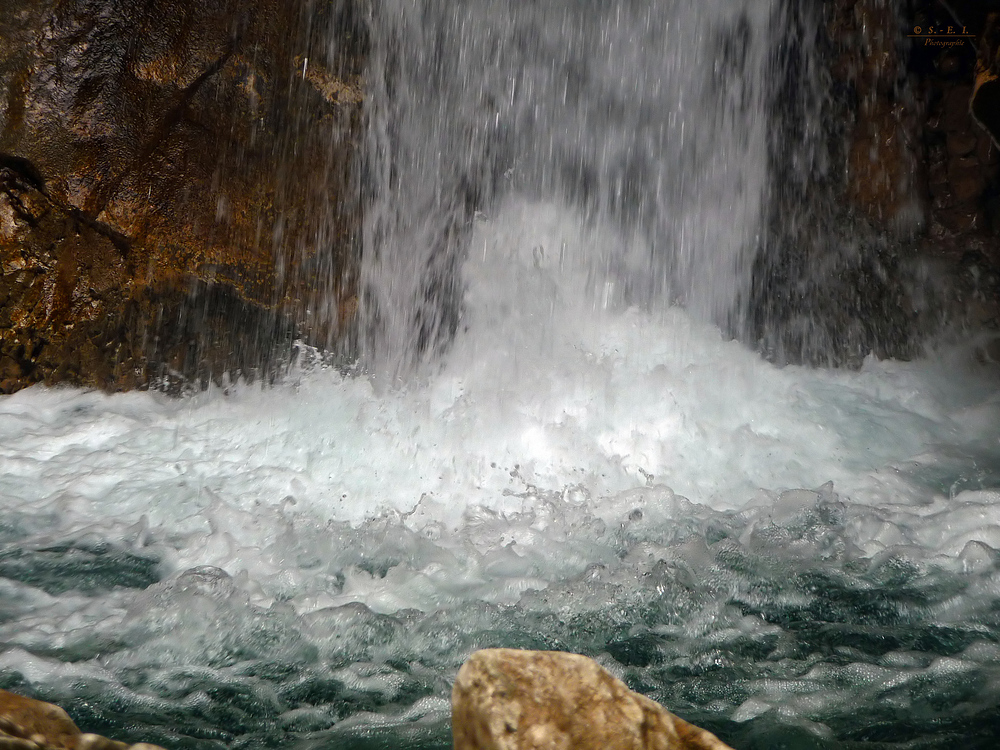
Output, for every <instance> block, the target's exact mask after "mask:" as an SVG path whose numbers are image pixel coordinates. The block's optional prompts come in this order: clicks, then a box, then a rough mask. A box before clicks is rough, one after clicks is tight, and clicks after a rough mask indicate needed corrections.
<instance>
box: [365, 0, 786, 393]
mask: <svg viewBox="0 0 1000 750" xmlns="http://www.w3.org/2000/svg"><path fill="white" fill-rule="evenodd" d="M783 17H784V14H783V13H782V12H781V9H780V4H779V3H777V2H754V1H752V0H746V1H744V2H729V1H728V0H710V1H709V2H704V1H702V0H674V1H671V2H655V3H650V2H645V1H639V0H619V1H617V2H595V1H592V0H555V1H553V2H545V3H538V2H529V1H526V0H505V1H500V2H497V1H495V0H490V1H485V0H448V1H445V0H388V1H387V2H383V3H379V4H378V6H377V9H376V10H375V11H374V14H373V18H372V21H371V28H372V36H373V43H372V53H371V61H370V64H369V70H368V73H367V75H366V81H367V84H368V96H369V100H368V114H367V117H368V143H367V144H366V156H365V160H366V164H365V170H364V181H365V185H366V191H367V195H366V204H365V210H366V219H365V232H364V255H363V260H362V270H361V287H362V300H361V303H362V310H361V313H362V321H363V322H362V326H363V329H364V330H363V332H362V350H363V356H364V359H365V361H366V363H367V364H368V366H369V367H370V368H371V369H372V370H373V371H375V372H378V373H379V374H380V375H382V376H384V377H387V378H389V379H390V380H391V379H394V378H398V377H400V376H401V375H402V374H403V373H405V372H407V371H408V370H410V369H411V368H413V367H414V366H415V365H417V364H418V363H420V362H423V361H426V360H428V359H432V358H433V357H435V356H436V354H438V353H439V352H440V351H441V349H442V348H443V347H445V346H446V345H447V343H448V342H449V341H450V340H451V338H452V336H453V335H454V333H455V331H456V330H457V328H458V326H459V321H460V319H461V317H462V308H463V279H462V264H463V261H464V258H465V256H466V253H467V248H468V243H469V237H470V230H471V227H472V224H473V218H474V216H475V215H476V212H477V211H478V212H483V213H485V214H489V213H490V212H491V211H492V210H493V209H494V207H495V206H496V205H497V204H498V202H500V201H502V200H503V199H504V197H505V196H509V195H511V194H519V195H523V196H528V197H530V198H532V199H534V200H547V199H555V200H559V201H562V202H565V203H566V204H569V205H572V206H574V207H575V208H576V209H577V210H578V211H579V212H580V213H581V214H582V215H583V217H584V220H585V221H586V222H588V223H589V224H591V225H599V224H601V225H609V226H611V227H613V228H614V231H616V232H617V233H618V235H619V237H620V238H621V239H620V241H619V242H617V243H611V244H609V245H608V246H607V247H606V248H605V251H604V252H603V253H602V254H600V257H591V258H589V259H588V260H587V264H588V266H589V268H588V271H589V273H588V276H589V278H590V289H589V293H590V294H592V295H594V297H595V298H597V299H599V300H600V304H602V305H604V306H609V307H627V306H639V307H642V308H647V309H648V308H653V309H663V308H665V307H667V306H669V305H672V304H678V303H679V304H682V305H684V306H685V307H686V308H687V309H688V310H689V311H690V312H691V313H692V314H694V315H695V316H697V317H700V318H703V319H706V320H709V321H713V322H716V323H725V322H727V321H728V320H729V319H730V318H731V317H732V316H733V315H734V313H735V312H736V309H735V307H736V304H737V301H738V300H740V299H744V298H746V296H747V294H746V293H747V291H748V289H749V284H750V278H749V270H750V266H751V263H752V260H753V254H754V251H755V250H756V249H757V245H758V244H759V237H760V232H761V222H762V219H763V211H764V201H765V197H766V195H767V188H768V177H769V169H768V165H769V152H768V144H769V141H768V135H769V128H770V127H771V125H772V123H771V120H770V117H769V107H768V98H769V96H768V79H767V71H768V68H769V62H770V61H772V60H773V59H774V50H775V49H776V45H778V44H780V40H781V35H782V34H783V28H784V24H783V21H782V19H783ZM512 291H513V292H514V293H515V294H516V290H512Z"/></svg>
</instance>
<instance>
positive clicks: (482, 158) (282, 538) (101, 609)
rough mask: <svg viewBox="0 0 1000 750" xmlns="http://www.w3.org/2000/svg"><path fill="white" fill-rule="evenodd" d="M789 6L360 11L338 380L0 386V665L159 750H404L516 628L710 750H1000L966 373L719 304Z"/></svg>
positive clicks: (964, 358)
mask: <svg viewBox="0 0 1000 750" xmlns="http://www.w3.org/2000/svg"><path fill="white" fill-rule="evenodd" d="M803 18H806V21H803V20H802V19H803ZM784 19H785V16H784V10H782V8H781V7H778V6H772V5H770V4H768V3H762V2H747V3H745V4H741V3H737V2H721V0H720V1H715V2H712V1H706V2H694V1H693V0H692V1H691V2H684V1H682V0H679V1H678V2H655V3H652V2H648V1H646V2H638V1H636V2H631V1H630V0H619V1H617V2H596V0H595V1H594V2H584V1H583V0H580V1H578V2H570V1H569V0H559V1H557V0H548V1H547V2H529V1H528V0H524V1H523V2H514V1H513V0H510V1H508V2H504V1H503V0H492V2H485V1H478V0H455V1H454V2H449V3H446V2H444V1H443V0H442V1H441V2H435V1H434V0H423V1H419V2H418V1H416V0H414V1H412V2H403V1H402V0H385V2H382V3H380V4H378V5H377V8H376V9H375V11H374V15H373V16H372V17H371V19H370V29H371V32H372V40H371V55H372V57H371V68H370V70H369V72H368V74H367V78H366V80H367V86H368V90H369V97H370V98H369V113H368V126H369V132H368V144H367V158H366V163H365V174H364V175H363V182H364V185H365V190H366V195H365V200H366V209H367V213H368V217H367V225H366V229H365V238H364V240H365V248H364V255H365V258H364V267H363V269H362V279H361V281H362V286H363V289H362V294H363V300H362V304H363V310H362V322H363V329H362V330H361V331H360V336H359V338H360V341H361V345H362V349H363V356H364V367H365V368H366V369H367V373H366V374H369V375H370V376H371V377H366V376H345V375H344V374H343V373H341V372H339V371H337V370H335V369H324V368H323V367H322V366H316V367H315V368H313V369H311V370H310V369H306V368H303V369H300V370H297V371H295V372H293V373H291V374H290V376H289V378H288V379H287V381H286V382H285V383H283V384H281V385H280V386H277V387H275V388H272V389H268V390H261V389H260V388H259V387H254V386H251V385H247V384H239V383H237V384H235V385H231V386H230V387H228V388H227V389H225V390H221V389H213V390H209V391H207V392H205V393H201V394H197V395H195V396H192V397H189V398H186V399H171V398H168V397H166V396H163V395H160V394H153V393H131V394H118V395H114V396H111V395H105V394H100V393H94V392H86V391H80V390H73V389H43V388H32V389H28V390H26V391H22V392H19V393H17V394H15V395H13V396H7V397H3V398H2V399H0V687H2V688H8V689H17V690H20V691H23V692H26V693H29V694H32V695H37V696H40V697H43V698H46V699H49V700H54V701H57V702H60V703H62V704H63V705H65V706H66V707H67V708H68V709H69V711H70V713H71V714H72V715H73V717H74V718H75V719H76V720H77V721H78V722H79V723H80V724H81V725H82V726H84V727H85V728H87V729H89V730H91V731H99V732H103V733H106V734H108V735H111V736H117V737H121V738H122V739H128V740H133V741H137V740H147V741H155V742H158V743H160V744H162V745H165V746H167V747H169V748H171V749H172V748H199V749H200V748H212V749H213V750H222V749H223V748H265V747H281V748H302V749H305V748H317V749H318V748H351V749H352V750H357V749H358V748H366V749H372V750H374V749H375V748H378V749H380V750H381V749H387V748H437V749H439V750H440V749H441V748H446V747H448V746H449V745H450V738H449V731H448V730H449V701H448V699H449V696H450V687H451V681H452V680H453V678H454V675H455V673H456V671H457V669H458V668H459V665H460V664H461V663H462V661H463V660H464V659H465V658H466V657H467V656H468V655H469V654H470V653H471V652H472V651H473V650H475V649H477V648H482V647H489V646H514V647H526V648H550V649H564V650H570V651H575V652H579V653H585V654H588V655H590V656H593V657H595V658H596V659H597V660H599V661H600V662H601V663H602V664H604V665H605V666H606V667H607V668H608V669H609V670H611V671H612V672H614V673H615V674H617V675H619V676H620V677H622V678H623V679H624V680H626V681H627V682H628V684H629V685H631V686H632V687H633V688H635V689H637V690H640V691H642V692H643V693H645V694H648V695H650V696H652V697H653V698H655V699H657V700H659V701H661V702H663V703H665V704H666V705H667V706H668V707H669V708H671V709H672V710H674V711H675V712H677V713H679V714H680V715H681V716H683V717H684V718H687V719H689V720H692V721H695V722H696V723H699V724H701V725H703V726H706V727H707V728H709V729H711V730H712V731H714V732H716V733H718V734H719V735H720V736H721V737H722V738H723V739H725V740H726V741H727V742H729V743H730V744H731V745H732V746H733V747H736V748H738V749H739V750H748V749H749V748H776V747H784V748H793V749H795V750H798V749H800V748H801V749H803V750H815V749H816V748H830V749H831V750H832V749H833V748H851V749H852V750H858V749H859V748H866V749H870V750H876V749H878V750H884V749H885V748H888V747H892V748H900V750H901V749H902V748H941V749H942V750H943V749H944V748H954V747H963V748H968V749H970V750H971V749H972V748H984V749H985V748H994V747H996V744H997V736H998V734H1000V730H998V726H1000V714H998V710H997V706H998V705H1000V645H998V644H1000V614H998V613H1000V552H998V549H1000V491H998V488H1000V443H998V440H997V432H996V425H997V424H998V423H1000V400H998V398H997V395H996V394H997V392H998V388H997V386H998V375H997V372H996V370H995V369H990V367H989V366H988V365H983V364H982V363H979V362H977V360H976V358H975V356H973V355H974V346H973V345H969V346H962V347H955V348H953V349H949V350H942V351H938V352H935V353H934V354H933V356H928V357H926V358H924V359H920V360H915V361H911V362H903V361H893V360H890V359H886V360H879V359H877V358H875V357H873V356H868V357H865V358H864V359H863V361H861V362H860V363H859V366H858V368H857V369H856V370H836V369H819V368H808V367H800V366H794V365H789V366H786V367H776V366H774V365H773V364H771V363H769V362H768V361H766V360H765V359H763V358H761V357H760V356H758V354H757V353H756V352H755V351H753V350H751V349H750V348H749V347H746V346H744V345H743V344H741V343H740V342H739V341H736V340H732V339H731V338H730V337H729V336H728V335H724V334H723V332H722V330H721V329H720V327H719V324H720V323H731V321H732V320H734V319H735V320H739V318H740V316H741V315H742V313H741V312H740V311H739V310H738V309H734V306H735V308H738V306H739V304H741V302H740V300H746V299H748V298H752V296H753V295H752V294H749V295H748V284H751V281H752V280H751V279H749V278H748V277H749V276H751V273H750V270H751V268H753V267H754V266H755V265H757V266H759V263H758V261H759V258H755V257H754V251H755V249H756V248H758V247H760V246H766V245H767V243H766V242H760V241H759V236H760V235H761V234H762V233H763V232H764V229H765V219H766V221H767V222H770V221H771V220H772V219H773V217H774V214H773V212H772V211H771V203H770V201H771V196H772V194H773V184H772V183H771V179H772V177H773V174H771V170H772V169H773V165H774V163H775V160H774V153H773V140H772V139H773V137H774V135H773V131H770V130H769V128H771V127H772V125H773V121H772V120H771V118H772V116H773V114H774V112H773V102H774V97H773V91H769V90H768V86H769V85H770V84H769V83H768V81H769V79H768V77H767V75H766V73H767V71H768V70H769V69H770V68H769V66H771V65H772V61H773V60H774V57H773V56H772V54H771V50H772V48H773V46H774V45H775V44H779V43H780V40H781V35H782V34H783V33H786V32H787V31H788V28H787V27H786V26H785V25H784V24H785V20H784ZM798 19H799V20H798V21H797V22H796V23H802V24H806V23H807V21H808V17H807V16H798ZM818 22H819V20H818V18H814V19H813V20H812V21H811V23H814V24H815V23H818ZM807 109H808V108H807ZM797 153H808V149H805V150H804V151H798V152H797ZM752 291H753V290H752V289H750V292H752ZM974 343H975V342H973V344H974ZM387 384H388V386H390V387H385V386H386V385H387Z"/></svg>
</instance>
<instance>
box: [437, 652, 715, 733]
mask: <svg viewBox="0 0 1000 750" xmlns="http://www.w3.org/2000/svg"><path fill="white" fill-rule="evenodd" d="M452 734H453V737H454V740H455V750H681V749H682V748H691V750H731V748H729V746H728V745H726V744H724V743H723V742H721V741H720V740H719V739H718V738H717V737H716V736H715V735H713V734H711V733H709V732H706V731H705V730H703V729H699V728H698V727H696V726H694V725H693V724H689V723H688V722H686V721H684V720H683V719H680V718H678V717H677V716H674V715H673V714H672V713H670V712H669V711H667V710H666V709H665V708H663V706H661V705H660V704H658V703H656V702H655V701H652V700H650V699H648V698H646V697H644V696H642V695H639V694H638V693H634V692H632V691H631V690H629V689H628V687H627V686H626V685H625V683H623V682H622V681H621V680H619V679H617V678H615V677H614V676H613V675H611V674H610V673H609V672H607V671H606V670H604V669H603V668H602V667H601V666H600V665H599V664H597V662H595V661H593V660H592V659H588V658H587V657H585V656H579V655H576V654H567V653H562V652H558V651H519V650H515V649H485V650H483V651H477V652H476V653H474V654H473V655H472V656H470V657H469V659H468V661H466V662H465V664H464V665H463V666H462V668H461V670H459V673H458V677H457V678H456V680H455V686H454V688H453V690H452Z"/></svg>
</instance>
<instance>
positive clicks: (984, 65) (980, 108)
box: [971, 13, 1000, 143]
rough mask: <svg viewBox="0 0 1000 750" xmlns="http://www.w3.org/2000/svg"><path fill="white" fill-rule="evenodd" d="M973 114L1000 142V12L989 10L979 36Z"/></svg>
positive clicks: (995, 139)
mask: <svg viewBox="0 0 1000 750" xmlns="http://www.w3.org/2000/svg"><path fill="white" fill-rule="evenodd" d="M978 46H979V53H978V55H977V56H976V82H975V87H974V89H973V92H972V105H971V106H972V114H973V115H975V118H976V120H977V121H978V122H979V124H980V125H981V126H982V127H983V128H984V129H985V130H986V131H987V132H988V133H989V134H990V135H991V136H992V138H993V140H994V141H996V142H998V143H1000V13H990V14H989V16H988V17H987V21H986V25H985V27H984V29H983V33H982V34H981V35H980V37H979V45H978Z"/></svg>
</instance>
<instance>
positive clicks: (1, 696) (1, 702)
mask: <svg viewBox="0 0 1000 750" xmlns="http://www.w3.org/2000/svg"><path fill="white" fill-rule="evenodd" d="M0 717H2V722H0V731H2V733H3V734H6V735H8V737H13V738H15V739H17V738H19V739H22V740H25V741H28V742H30V743H32V744H33V745H36V746H41V745H42V744H43V743H42V742H39V741H38V740H39V739H42V740H43V741H44V745H46V746H49V747H61V748H70V749H72V748H76V743H77V740H78V739H79V737H80V730H79V729H77V727H76V724H74V723H73V720H72V719H71V718H69V714H67V713H66V712H65V711H63V710H62V709H61V708H59V706H55V705H53V704H51V703H45V702H43V701H36V700H34V699H33V698H25V697H24V696H23V695H17V694H16V693H9V692H7V691H6V690H0Z"/></svg>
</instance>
